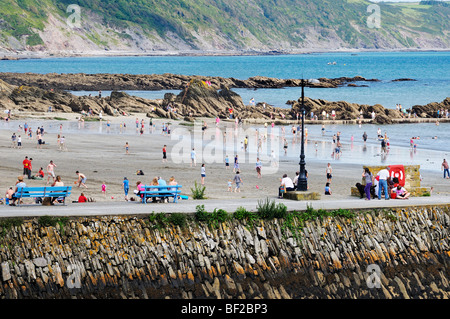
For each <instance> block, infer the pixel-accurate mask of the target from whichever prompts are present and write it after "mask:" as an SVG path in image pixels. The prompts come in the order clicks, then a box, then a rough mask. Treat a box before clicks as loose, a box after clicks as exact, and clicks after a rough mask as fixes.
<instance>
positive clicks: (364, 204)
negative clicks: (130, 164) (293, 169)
mask: <svg viewBox="0 0 450 319" xmlns="http://www.w3.org/2000/svg"><path fill="white" fill-rule="evenodd" d="M273 200H275V201H276V202H277V203H283V204H284V205H286V206H287V208H288V210H289V211H291V210H305V209H306V208H307V206H308V205H309V206H312V207H313V208H314V209H327V210H333V209H339V208H343V209H350V208H356V209H365V208H383V207H406V206H423V205H450V196H442V195H440V196H432V197H412V198H410V199H408V200H399V199H390V200H384V199H381V200H378V199H375V200H370V201H366V200H364V199H359V198H356V197H352V198H348V199H341V200H330V199H327V200H317V201H308V202H307V201H292V200H286V199H275V198H273ZM197 205H205V209H206V211H208V212H212V211H213V210H214V209H215V208H222V209H225V210H226V211H227V212H229V213H233V212H234V211H235V210H236V209H237V208H238V207H240V206H242V207H245V208H246V209H247V210H249V211H256V207H257V205H258V199H251V198H244V199H233V200H214V199H208V200H191V199H189V200H183V201H180V202H178V203H167V204H163V203H148V204H142V203H138V202H93V203H83V204H78V203H71V202H70V203H68V204H67V205H66V206H59V205H55V206H41V205H31V204H30V205H21V206H6V205H1V206H0V217H35V216H44V215H48V216H100V215H137V214H144V215H147V214H151V213H152V212H155V213H159V212H166V213H194V212H195V211H196V209H195V208H196V206H197Z"/></svg>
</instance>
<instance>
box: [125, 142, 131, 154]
mask: <svg viewBox="0 0 450 319" xmlns="http://www.w3.org/2000/svg"><path fill="white" fill-rule="evenodd" d="M124 147H125V154H129V153H128V150H129V148H130V146H129V145H128V142H126V143H125V146H124Z"/></svg>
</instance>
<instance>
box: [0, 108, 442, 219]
mask: <svg viewBox="0 0 450 319" xmlns="http://www.w3.org/2000/svg"><path fill="white" fill-rule="evenodd" d="M46 115H47V114H46ZM42 116H43V115H39V116H36V117H34V118H32V117H28V118H27V119H26V120H25V119H20V120H18V121H11V122H10V123H9V124H6V123H4V122H2V123H1V125H0V148H1V149H2V161H1V163H0V174H1V175H2V179H1V182H0V189H1V191H2V192H3V193H2V194H1V195H2V196H1V197H3V195H4V192H5V191H6V189H7V188H8V187H9V186H14V184H15V182H16V180H17V176H19V175H22V170H23V166H22V161H23V159H24V157H25V156H28V157H29V158H33V161H32V165H33V172H32V174H33V175H34V174H36V173H37V171H38V170H39V168H40V167H43V168H44V172H46V166H47V164H48V163H49V161H50V160H53V161H54V163H55V164H56V165H57V167H56V168H55V174H56V175H60V176H61V178H62V181H63V182H64V183H65V185H67V186H68V185H71V186H73V189H72V195H71V197H70V200H69V203H71V201H72V200H77V198H78V196H79V195H80V193H81V192H83V193H85V195H86V196H87V197H90V198H94V199H95V201H97V202H102V201H108V202H114V201H124V193H123V188H122V182H123V178H124V177H127V178H128V180H129V181H130V195H133V193H132V190H133V189H135V185H136V182H137V181H138V180H140V181H142V182H143V183H145V184H150V182H151V180H152V178H153V177H155V176H161V177H162V178H163V179H165V180H166V181H168V180H169V178H170V177H171V176H174V177H175V180H176V181H177V182H178V184H180V185H182V186H183V188H182V194H185V195H189V196H191V195H192V193H191V187H193V186H194V182H197V183H198V184H200V180H201V176H200V167H201V163H202V162H203V163H206V164H205V166H206V179H205V186H206V192H205V196H206V197H207V198H209V199H229V200H233V199H245V198H265V197H267V196H268V197H270V198H276V196H277V195H278V186H279V183H280V178H281V177H282V175H283V174H284V173H286V174H288V176H290V177H291V178H294V176H295V172H296V171H298V170H299V155H300V143H299V138H297V139H296V140H295V141H293V140H292V134H291V132H290V128H289V127H285V132H284V135H285V136H286V138H287V140H288V145H289V146H288V152H287V154H286V155H285V154H284V150H283V143H282V138H283V132H282V130H281V128H280V127H275V128H274V131H273V134H272V133H271V130H270V126H269V128H268V134H267V138H266V140H265V142H263V143H262V149H261V152H260V154H259V155H260V156H261V159H262V162H263V168H262V178H257V174H256V171H255V160H256V156H257V137H256V130H255V128H254V127H251V126H247V125H245V126H243V127H241V128H238V129H237V130H236V127H235V125H234V122H228V121H221V122H220V124H219V127H218V128H216V126H215V121H214V119H202V120H201V121H200V120H198V122H197V124H196V125H195V126H191V124H189V123H186V122H180V121H171V125H170V128H171V134H170V135H163V134H162V129H161V128H162V125H163V123H166V122H167V120H164V119H156V120H153V124H154V125H155V127H154V129H153V130H150V127H149V118H146V117H145V115H144V114H135V115H133V116H130V117H108V116H103V121H102V122H101V125H100V122H84V126H83V125H81V123H79V122H78V121H77V120H76V116H78V115H76V114H55V113H53V114H52V117H62V118H66V119H67V120H64V121H62V120H61V121H58V120H48V119H45V120H44V119H42ZM136 117H137V118H138V120H139V122H140V121H141V119H144V123H145V124H144V128H145V131H144V134H143V135H140V133H139V131H137V130H136V125H135V120H136ZM107 120H110V123H111V126H110V127H108V126H107ZM25 121H27V122H28V123H29V124H31V126H32V130H33V131H34V132H33V133H34V134H33V138H32V139H28V137H25V134H24V132H23V130H22V131H21V132H18V125H19V124H20V125H22V126H23V124H24V123H25ZM202 121H207V123H208V129H206V130H205V131H204V132H203V131H202V129H201V125H202ZM124 122H125V123H126V126H127V127H126V129H123V127H122V129H121V128H120V124H121V123H124ZM60 124H62V125H63V126H62V131H61V134H62V135H64V136H65V140H66V145H67V151H60V150H59V148H58V145H57V135H58V133H59V132H60V131H59V126H60ZM40 125H43V126H44V128H45V130H46V132H47V133H45V134H44V138H43V139H44V141H45V143H46V144H45V145H43V147H42V149H37V148H36V146H37V141H36V134H35V130H36V129H37V126H40ZM139 125H140V124H139ZM13 132H15V133H16V135H21V136H22V149H14V148H11V147H10V146H11V138H10V137H11V135H12V133H13ZM224 132H226V138H225V139H224V137H223V133H224ZM264 132H265V130H264V128H263V127H262V126H260V127H259V128H258V133H259V134H260V136H263V135H264ZM245 136H248V137H249V151H248V152H247V153H246V152H245V151H243V150H242V149H241V142H242V141H243V140H244V138H245ZM316 141H318V151H317V152H316V151H315V142H316ZM126 142H128V143H129V154H126V153H125V147H124V146H125V143H126ZM165 144H166V145H167V153H168V156H167V157H168V161H167V162H166V163H163V162H162V148H163V146H164V145H165ZM192 147H194V148H195V149H196V152H197V166H195V167H191V164H190V150H191V148H192ZM370 147H372V148H373V150H369V151H370V152H371V153H370V157H371V161H380V159H379V158H376V156H374V155H373V154H374V153H376V152H377V146H376V145H373V146H370ZM342 149H343V153H342V155H341V157H340V158H339V159H333V158H331V156H330V154H331V152H332V144H331V143H330V141H328V140H327V138H324V139H323V140H322V141H319V139H315V140H311V138H309V140H308V142H307V147H306V169H307V171H308V185H309V190H310V191H315V192H318V193H320V194H323V192H324V187H325V183H326V174H325V168H326V166H327V163H328V162H330V163H331V165H332V168H333V179H332V183H331V189H332V191H333V194H332V195H331V196H325V195H322V200H333V199H347V198H353V199H354V200H355V201H359V200H360V199H359V198H356V197H351V196H350V188H351V187H352V186H354V185H355V183H356V182H360V181H361V173H362V165H363V164H365V163H363V160H362V159H364V157H365V156H366V157H367V156H368V155H367V154H366V155H364V154H361V153H362V151H361V145H359V144H357V145H356V144H355V145H352V144H349V143H343V147H342ZM202 150H203V152H202ZM271 150H274V151H275V153H276V155H277V159H278V160H277V162H278V165H277V166H271V158H270V153H271ZM398 152H401V151H398ZM404 152H405V154H406V155H405V156H408V154H409V151H408V150H407V149H405V150H404ZM442 153H443V154H444V152H442ZM225 154H228V156H229V159H230V169H229V170H226V169H225V164H224V161H223V159H224V157H225ZM235 154H238V155H239V158H240V171H241V178H242V179H243V185H242V187H241V192H240V193H235V192H228V191H227V190H228V187H227V181H228V180H229V179H233V177H234V175H235V174H234V173H233V159H234V155H235ZM246 154H247V155H246ZM443 154H440V153H439V152H437V154H436V158H435V159H433V160H436V161H437V160H441V159H440V157H441V156H440V155H443ZM201 155H203V158H200V156H201ZM391 155H392V156H391ZM391 155H389V157H388V159H387V160H386V161H385V163H386V165H389V164H398V162H396V161H395V156H399V155H395V153H393V154H391ZM372 157H373V158H374V159H372ZM355 158H357V159H361V160H356V161H355ZM367 158H368V157H367ZM421 160H425V157H423V158H421ZM392 161H393V162H392ZM371 164H373V165H378V164H375V163H371ZM434 167H435V168H434ZM77 170H78V171H80V172H82V173H84V174H85V175H86V177H87V181H86V185H87V186H88V188H87V189H85V188H83V187H81V188H79V187H78V185H77V184H75V181H76V180H77V176H76V174H75V171H77ZM137 170H143V171H144V174H145V175H144V176H138V175H136V171H137ZM421 174H422V178H423V180H422V186H424V187H430V186H433V187H434V193H435V194H449V187H448V186H449V180H448V179H447V180H444V179H443V178H442V172H441V171H440V162H439V163H438V162H436V163H435V165H431V166H429V167H427V168H425V169H421ZM46 181H47V176H46V177H45V179H44V180H28V179H25V182H26V183H27V185H28V186H44V185H46ZM102 183H105V184H106V185H107V188H106V196H104V195H103V194H102V192H101V185H102ZM149 211H151V206H149Z"/></svg>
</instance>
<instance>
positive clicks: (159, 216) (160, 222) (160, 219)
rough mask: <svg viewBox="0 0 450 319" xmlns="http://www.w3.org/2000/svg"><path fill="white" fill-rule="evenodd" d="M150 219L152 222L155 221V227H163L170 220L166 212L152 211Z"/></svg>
mask: <svg viewBox="0 0 450 319" xmlns="http://www.w3.org/2000/svg"><path fill="white" fill-rule="evenodd" d="M148 220H149V221H150V222H151V223H154V224H155V225H154V226H155V228H159V229H160V228H163V227H165V226H166V225H167V223H168V222H169V219H168V218H167V216H166V214H165V213H152V214H150V215H149V216H148Z"/></svg>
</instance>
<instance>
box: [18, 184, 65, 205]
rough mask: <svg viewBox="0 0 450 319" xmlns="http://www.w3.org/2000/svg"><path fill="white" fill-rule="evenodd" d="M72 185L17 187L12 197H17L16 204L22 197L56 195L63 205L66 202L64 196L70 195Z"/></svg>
mask: <svg viewBox="0 0 450 319" xmlns="http://www.w3.org/2000/svg"><path fill="white" fill-rule="evenodd" d="M71 190H72V186H49V187H19V188H18V189H17V192H15V193H14V195H13V196H14V197H15V198H17V206H19V204H20V200H21V199H22V198H38V197H40V198H44V197H56V198H60V197H61V198H63V201H64V205H65V204H66V201H65V199H66V197H68V196H69V195H70V191H71Z"/></svg>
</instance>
